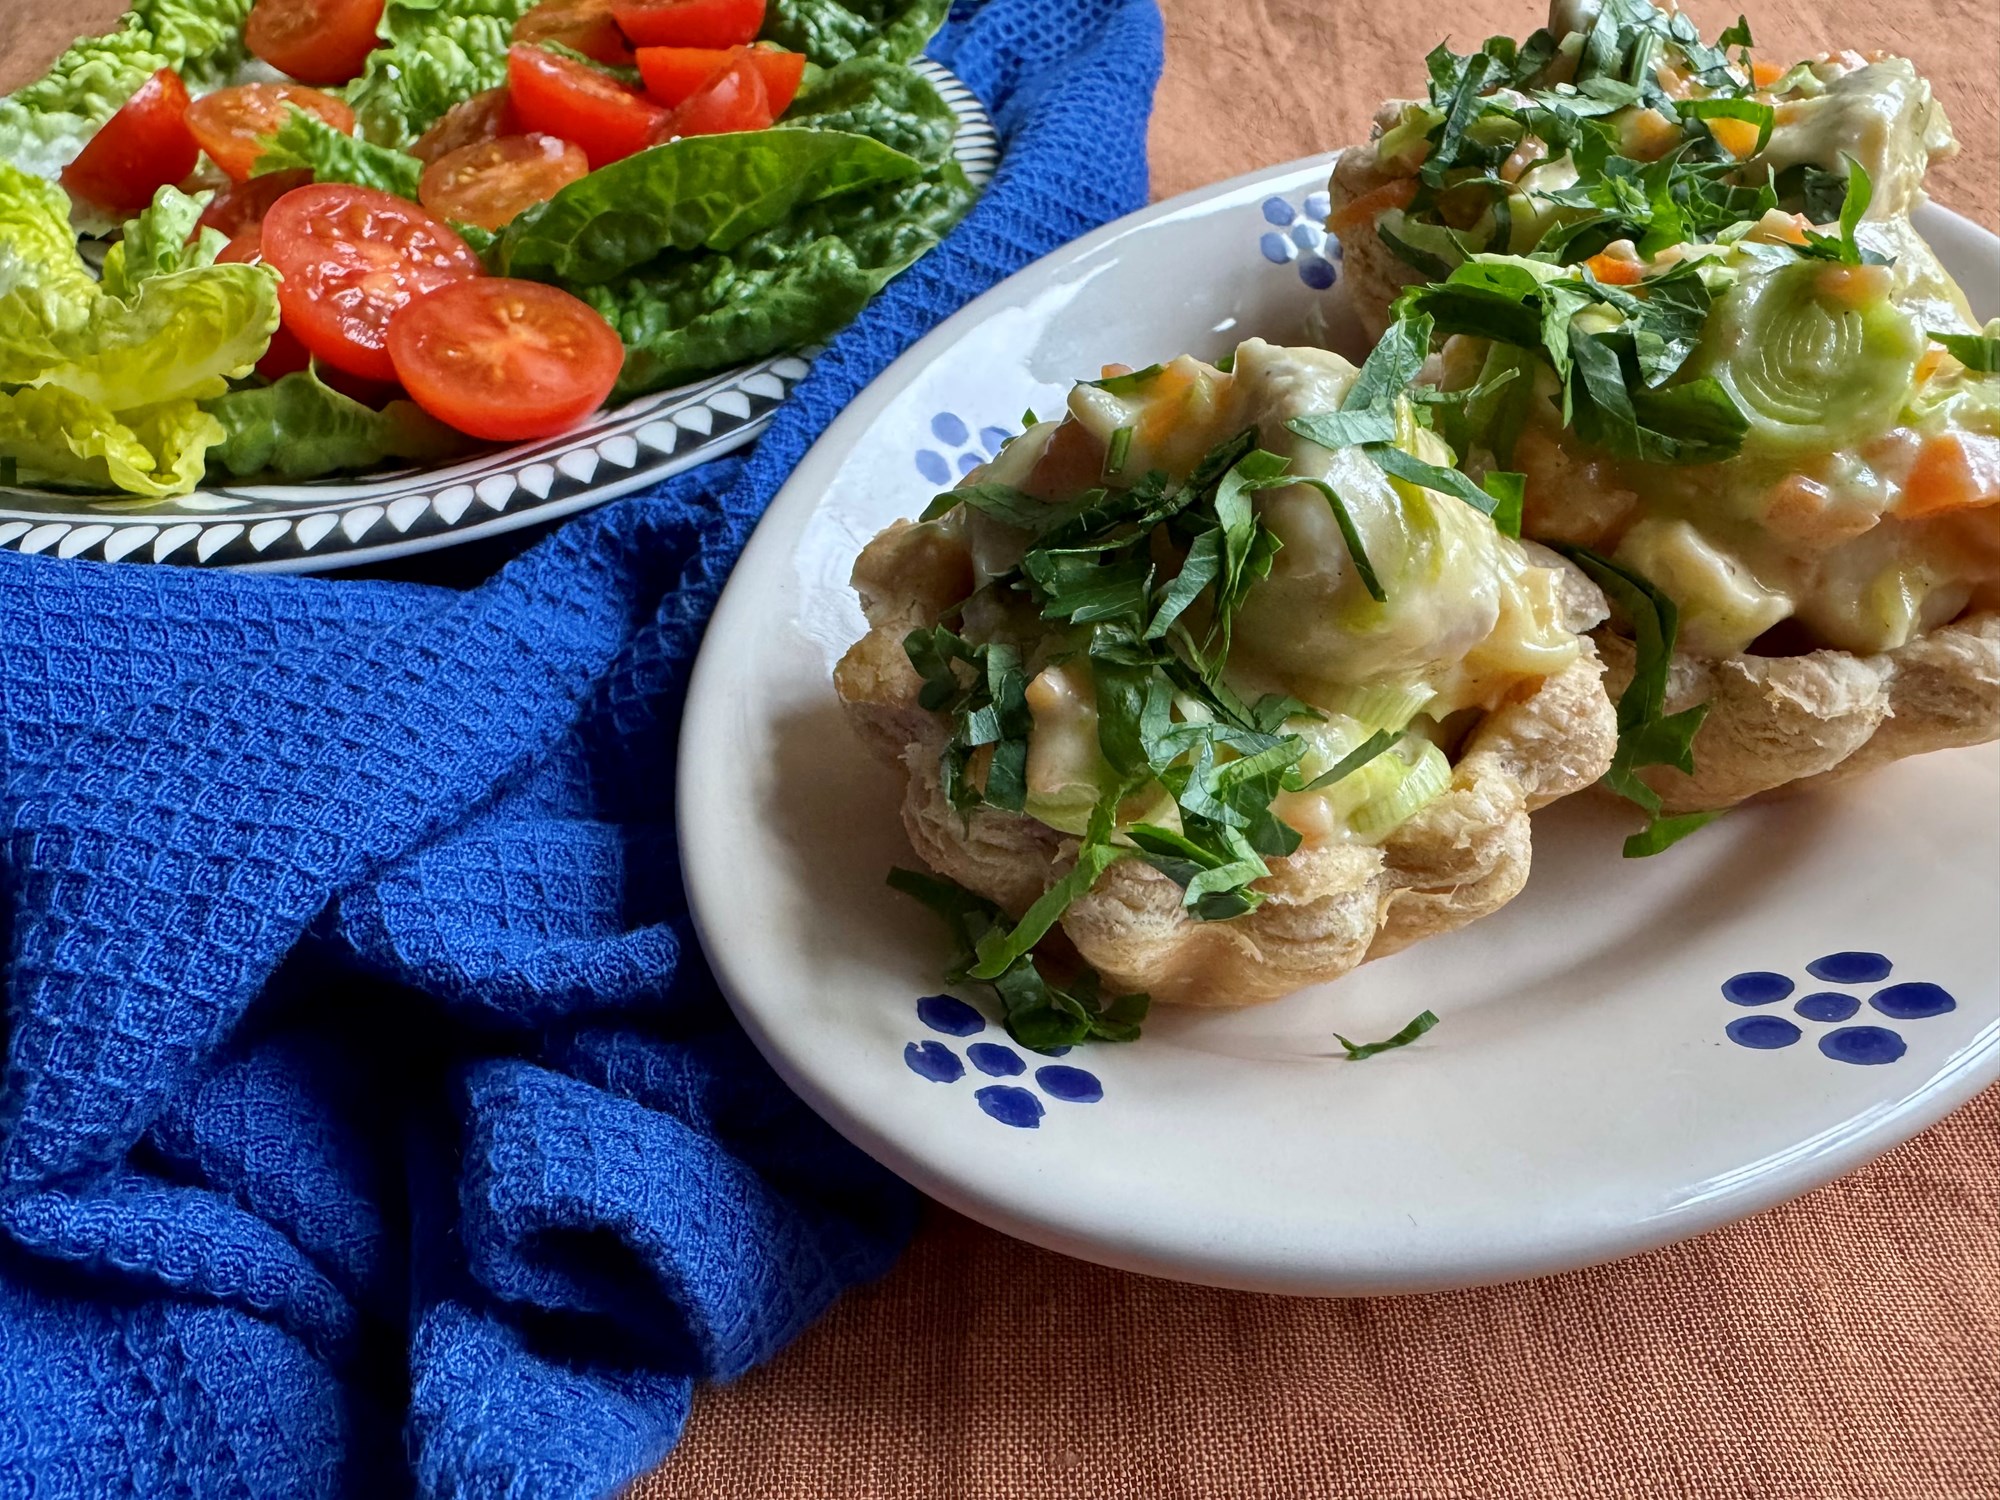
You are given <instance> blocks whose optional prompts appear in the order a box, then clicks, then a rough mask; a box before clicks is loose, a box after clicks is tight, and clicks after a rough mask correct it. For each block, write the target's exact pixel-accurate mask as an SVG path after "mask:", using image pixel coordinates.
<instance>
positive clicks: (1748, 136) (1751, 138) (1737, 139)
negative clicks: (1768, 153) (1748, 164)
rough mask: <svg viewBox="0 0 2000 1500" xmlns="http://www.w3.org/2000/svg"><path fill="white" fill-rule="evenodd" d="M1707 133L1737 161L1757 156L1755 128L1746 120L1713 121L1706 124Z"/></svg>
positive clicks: (1718, 119)
mask: <svg viewBox="0 0 2000 1500" xmlns="http://www.w3.org/2000/svg"><path fill="white" fill-rule="evenodd" d="M1708 133H1709V134H1710V135H1712V136H1714V137H1715V140H1716V144H1717V145H1719V146H1721V147H1722V149H1723V150H1725V151H1727V152H1728V153H1729V154H1730V155H1731V156H1733V157H1735V158H1736V159H1737V160H1738V161H1741V160H1743V159H1744V158H1745V157H1750V156H1755V155H1756V154H1757V134H1758V132H1757V127H1756V126H1755V125H1753V124H1751V123H1750V122H1749V121H1748V120H1727V119H1721V118H1717V119H1713V120H1710V121H1709V122H1708Z"/></svg>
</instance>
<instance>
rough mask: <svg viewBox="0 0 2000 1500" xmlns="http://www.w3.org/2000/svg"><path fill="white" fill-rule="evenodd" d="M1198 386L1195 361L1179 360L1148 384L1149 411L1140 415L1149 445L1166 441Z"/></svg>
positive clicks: (1143, 435) (1141, 433)
mask: <svg viewBox="0 0 2000 1500" xmlns="http://www.w3.org/2000/svg"><path fill="white" fill-rule="evenodd" d="M1193 386H1194V369H1193V362H1192V361H1186V360H1178V359H1177V360H1175V361H1174V362H1173V363H1172V364H1170V365H1168V366H1167V367H1166V368H1165V369H1164V370H1162V371H1160V373H1159V374H1158V375H1157V376H1155V377H1154V379H1153V382H1152V384H1151V385H1149V386H1148V387H1147V388H1146V414H1145V415H1144V416H1143V417H1141V418H1140V419H1139V438H1140V440H1141V441H1142V442H1144V443H1146V444H1147V445H1148V446H1149V447H1150V446H1156V445H1158V444H1160V443H1162V442H1165V441H1166V437H1167V434H1168V433H1170V432H1172V431H1173V429H1174V425H1175V423H1177V422H1178V421H1179V420H1180V417H1181V415H1182V411H1183V408H1184V407H1185V406H1186V404H1187V396H1188V392H1189V391H1190V390H1191V389H1192V388H1193Z"/></svg>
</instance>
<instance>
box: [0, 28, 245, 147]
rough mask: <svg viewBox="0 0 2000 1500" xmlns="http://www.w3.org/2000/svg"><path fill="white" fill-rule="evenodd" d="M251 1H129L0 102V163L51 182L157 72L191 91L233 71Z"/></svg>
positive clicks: (239, 62)
mask: <svg viewBox="0 0 2000 1500" xmlns="http://www.w3.org/2000/svg"><path fill="white" fill-rule="evenodd" d="M250 3H251V0H137V3H136V4H134V5H133V7H132V9H131V10H130V11H128V12H126V14H125V15H124V17H123V18H122V19H120V21H119V23H118V26H117V28H116V29H115V30H113V31H110V32H107V33H105V34H104V35H103V36H87V37H82V38H80V39H79V40H78V41H77V42H76V43H75V45H73V46H72V47H70V49H69V50H68V51H66V52H64V53H63V54H62V56H61V57H58V58H57V59H56V60H55V63H54V64H53V65H52V66H51V67H50V69H49V71H48V72H47V73H45V74H44V75H43V76H42V77H40V78H38V79H37V80H36V81H35V82H33V83H31V84H28V85H26V86H25V87H23V88H20V89H17V90H16V91H15V92H14V93H12V94H9V95H7V96H6V97H5V98H0V160H5V161H9V162H12V163H13V164H14V165H15V166H17V167H19V168H20V169H21V170H23V171H25V172H30V173H33V174H34V175H35V176H38V177H54V176H55V175H56V174H57V173H58V172H60V171H61V170H62V169H63V168H64V167H66V166H68V165H69V163H70V161H71V160H72V159H74V158H75V156H76V154H77V152H78V151H80V150H82V149H83V145H84V142H86V141H88V140H89V139H90V137H91V136H92V134H94V133H95V132H96V130H97V128H98V127H99V126H100V125H102V124H103V123H104V122H105V121H106V120H108V119H110V118H111V116H112V115H114V114H115V113H117V111H118V109H119V106H121V105H122V104H124V102H125V101H126V100H127V99H129V98H131V97H132V95H133V93H134V91H136V90H137V89H138V87H139V85H140V84H142V83H144V82H145V81H146V80H147V79H148V78H150V77H151V76H152V75H153V74H154V73H157V72H158V71H159V70H160V69H161V68H173V69H175V70H176V71H178V72H179V73H180V74H181V76H182V77H183V78H184V79H186V80H187V82H188V84H189V85H190V86H191V87H199V86H201V85H204V84H210V83H215V82H219V81H220V80H221V79H222V78H224V77H226V76H227V75H228V74H230V73H231V72H233V71H234V70H235V69H236V68H238V67H240V66H241V65H242V63H243V60H244V58H245V57H246V56H247V55H248V54H247V53H246V52H245V51H244V48H243V22H244V18H245V17H247V16H248V15H249V13H250Z"/></svg>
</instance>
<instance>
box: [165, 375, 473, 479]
mask: <svg viewBox="0 0 2000 1500" xmlns="http://www.w3.org/2000/svg"><path fill="white" fill-rule="evenodd" d="M203 406H204V409H205V410H206V411H207V412H208V413H209V414H210V416H211V417H213V418H214V419H215V420H216V421H217V422H218V423H219V424H220V425H221V428H222V435H221V436H220V437H219V438H218V439H217V446H216V448H215V449H214V451H213V452H211V453H210V454H209V459H210V462H211V463H212V464H214V465H216V466H219V467H221V468H224V469H227V470H228V471H229V472H230V473H232V474H234V475H236V476H237V477H238V478H241V477H243V476H245V475H249V474H259V473H263V472H265V471H267V470H268V471H269V472H271V473H273V474H280V475H283V476H284V477H285V478H287V479H311V478H314V477H316V476H318V475H321V474H331V473H334V472H336V471H338V470H342V469H365V468H368V467H370V466H372V465H374V464H378V463H381V462H382V461H383V460H384V459H389V458H401V459H409V460H411V461H413V462H429V461H431V460H433V459H438V458H446V457H449V456H450V455H452V454H455V453H462V452H464V451H465V450H466V449H467V448H468V447H469V446H471V440H470V439H468V438H466V437H465V436H464V435H463V434H461V433H458V432H454V431H453V430H452V429H451V428H449V427H447V426H445V425H444V423H442V422H440V421H438V420H437V419H436V418H435V417H432V416H429V415H427V414H426V413H425V412H423V411H422V410H421V409H420V408H419V407H418V406H417V404H416V403H415V402H413V401H401V400H398V401H391V402H390V403H389V404H388V405H386V406H384V407H383V408H382V409H381V410H380V411H376V410H375V409H374V408H372V407H368V406H363V405H362V404H361V403H360V402H359V401H356V400H353V399H352V398H351V397H348V396H343V395H342V394H341V393H340V392H339V391H336V390H334V389H333V388H332V387H331V386H328V385H327V384H326V383H325V382H323V381H322V380H321V379H320V378H319V375H318V374H317V373H316V372H315V371H312V370H297V371H294V372H293V373H292V374H290V375H287V376H285V377H284V379H282V380H280V381H278V382H276V383H275V384H273V385H266V386H257V387H254V388H250V389H245V390H237V391H230V392H228V393H226V394H224V395H221V396H217V397H216V398H215V399H214V400H212V401H208V402H204V403H203Z"/></svg>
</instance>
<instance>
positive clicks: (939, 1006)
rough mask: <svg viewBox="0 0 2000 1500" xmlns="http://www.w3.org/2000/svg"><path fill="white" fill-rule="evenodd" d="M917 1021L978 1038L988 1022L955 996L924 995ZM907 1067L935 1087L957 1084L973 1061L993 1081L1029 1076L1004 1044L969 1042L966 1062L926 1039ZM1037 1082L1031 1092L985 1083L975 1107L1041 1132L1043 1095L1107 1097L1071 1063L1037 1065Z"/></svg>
mask: <svg viewBox="0 0 2000 1500" xmlns="http://www.w3.org/2000/svg"><path fill="white" fill-rule="evenodd" d="M917 1019H918V1020H919V1021H921V1022H923V1023H924V1025H925V1026H927V1027H929V1028H930V1029H931V1030H932V1031H935V1032H938V1033H939V1034H941V1035H943V1036H949V1037H960V1038H963V1037H971V1036H978V1035H979V1033H981V1032H982V1031H984V1030H985V1029H986V1018H985V1017H984V1016H982V1015H981V1014H980V1013H979V1012H978V1011H977V1010H975V1009H973V1008H972V1007H971V1006H970V1005H967V1004H966V1003H965V1002H964V1001H963V1000H960V999H959V998H958V997H957V996H955V995H925V996H924V997H923V998H922V999H921V1000H919V1001H918V1002H917ZM1069 1050H1070V1049H1069V1048H1067V1047H1051V1048H1050V1049H1049V1050H1048V1052H1047V1053H1045V1054H1043V1055H1044V1056H1048V1057H1061V1056H1063V1055H1064V1054H1065V1053H1067V1052H1068V1051H1069ZM903 1062H904V1063H905V1064H906V1065H907V1066H908V1068H909V1070H910V1071H911V1072H912V1073H914V1074H916V1075H917V1076H918V1077H919V1078H923V1079H927V1080H929V1081H930V1082H932V1083H957V1082H958V1081H959V1080H960V1079H962V1078H964V1077H965V1076H966V1072H965V1067H966V1064H967V1063H968V1062H969V1063H971V1065H972V1066H973V1068H974V1069H976V1070H977V1071H978V1072H980V1073H983V1074H985V1075H986V1076H987V1077H988V1078H1019V1077H1020V1076H1021V1075H1022V1074H1024V1073H1026V1072H1027V1071H1028V1063H1027V1060H1026V1059H1025V1058H1023V1057H1022V1056H1021V1054H1020V1053H1019V1052H1017V1051H1015V1050H1014V1049H1013V1048H1012V1047H1010V1046H1008V1045H1006V1044H1005V1043H1004V1042H985V1041H981V1042H971V1043H968V1044H967V1046H966V1049H965V1056H964V1057H963V1058H961V1057H960V1056H959V1055H958V1053H957V1052H955V1051H953V1050H952V1048H951V1047H950V1046H949V1045H948V1044H947V1043H944V1042H940V1041H936V1040H934V1039H929V1038H927V1039H925V1040H923V1041H920V1042H911V1043H910V1044H909V1045H908V1046H906V1047H904V1048H903ZM1034 1081H1035V1087H1034V1088H1032V1089H1031V1088H1028V1087H1026V1086H1025V1085H1023V1084H1018V1083H989V1084H984V1085H982V1086H981V1087H979V1088H977V1089H975V1090H973V1094H972V1098H973V1102H974V1103H976V1104H977V1105H978V1106H979V1108H980V1111H981V1112H982V1113H983V1114H984V1115H985V1116H986V1117H987V1118H988V1119H990V1120H998V1121H999V1122H1000V1123H1001V1124H1002V1125H1011V1126H1013V1127H1014V1128H1015V1129H1016V1130H1039V1129H1040V1128H1041V1125H1042V1118H1043V1116H1044V1115H1046V1114H1047V1113H1048V1108H1047V1106H1046V1105H1044V1104H1043V1103H1042V1099H1043V1097H1044V1096H1046V1097H1048V1098H1050V1099H1054V1100H1057V1101H1058V1102H1060V1103H1063V1104H1096V1103H1097V1102H1098V1101H1099V1100H1101V1099H1103V1097H1104V1083H1103V1081H1102V1080H1101V1079H1099V1078H1098V1076H1097V1075H1096V1074H1095V1073H1092V1072H1091V1071H1089V1070H1088V1069H1087V1068H1077V1067H1072V1066H1070V1065H1069V1064H1067V1063H1044V1064H1042V1065H1040V1066H1038V1067H1037V1068H1036V1069H1035V1074H1034ZM1037 1090H1039V1091H1040V1092H1039V1093H1038V1092H1037Z"/></svg>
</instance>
